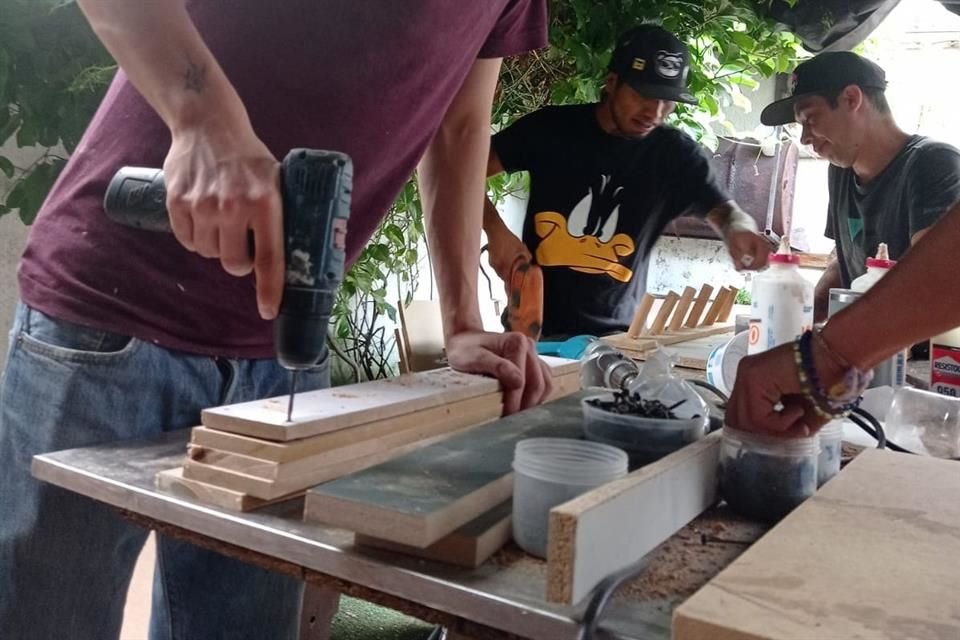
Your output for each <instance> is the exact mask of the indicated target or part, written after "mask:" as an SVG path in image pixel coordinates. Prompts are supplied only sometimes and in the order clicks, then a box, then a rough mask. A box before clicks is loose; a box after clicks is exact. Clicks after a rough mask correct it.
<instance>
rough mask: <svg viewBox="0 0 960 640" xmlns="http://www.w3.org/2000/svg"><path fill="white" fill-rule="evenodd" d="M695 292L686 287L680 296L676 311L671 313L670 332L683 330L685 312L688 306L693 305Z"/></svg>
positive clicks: (691, 288)
mask: <svg viewBox="0 0 960 640" xmlns="http://www.w3.org/2000/svg"><path fill="white" fill-rule="evenodd" d="M696 293H697V290H696V289H694V288H693V287H686V288H684V290H683V293H682V294H681V295H680V301H679V302H678V303H677V309H676V311H674V312H673V319H671V320H670V331H672V332H674V333H675V332H677V331H680V330H681V329H683V321H684V320H686V319H687V312H688V311H689V310H690V305H691V304H693V296H695V295H696Z"/></svg>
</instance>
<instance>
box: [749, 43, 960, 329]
mask: <svg viewBox="0 0 960 640" xmlns="http://www.w3.org/2000/svg"><path fill="white" fill-rule="evenodd" d="M886 84H887V83H886V77H885V74H884V72H883V69H881V68H880V67H879V66H877V65H876V64H874V63H873V62H870V61H869V60H867V59H865V58H862V57H860V56H858V55H856V54H854V53H850V52H847V51H839V52H831V53H822V54H820V55H818V56H816V57H815V58H812V59H810V60H807V61H806V62H804V63H802V64H800V65H799V66H798V67H797V68H796V70H795V71H794V73H793V76H792V77H791V87H792V91H791V94H792V95H791V96H790V97H789V98H785V99H783V100H779V101H777V102H774V103H773V104H771V105H769V106H767V108H766V109H764V110H763V113H762V114H761V116H760V119H761V121H762V122H763V123H764V124H766V125H778V124H785V123H788V122H797V123H799V124H801V125H802V126H803V134H802V136H801V142H803V143H804V144H807V145H810V146H811V147H813V150H814V151H815V152H816V153H817V154H818V155H819V156H821V157H823V158H826V159H827V160H829V161H830V164H831V166H830V173H829V182H828V188H829V193H830V204H829V206H828V209H827V229H826V232H825V235H826V236H827V237H829V238H833V240H834V241H835V242H836V251H837V257H836V259H834V260H832V261H831V262H830V264H829V266H828V267H827V269H826V271H824V273H823V276H822V277H821V278H820V281H819V282H818V283H817V297H816V319H817V321H821V320H824V319H826V314H827V303H828V302H829V296H830V289H831V288H834V287H849V286H850V283H851V282H852V281H853V280H854V279H856V278H857V277H859V276H861V275H863V274H864V273H865V272H866V266H865V262H866V259H867V258H869V257H871V256H873V255H874V254H875V253H876V251H877V245H879V244H880V243H881V242H886V243H887V246H888V248H889V250H890V257H891V258H892V259H894V260H897V259H899V258H900V257H902V256H903V254H904V253H906V251H907V250H908V249H909V248H910V246H911V245H912V244H913V243H914V242H916V241H917V239H918V238H919V237H920V236H921V235H922V234H923V233H924V232H925V231H926V230H927V228H929V227H930V226H931V225H932V224H934V223H935V222H936V221H937V220H939V219H940V217H941V216H942V215H943V214H944V213H946V212H947V210H948V209H949V208H950V207H951V206H952V205H953V204H954V203H955V202H957V201H958V200H960V151H958V150H957V149H956V148H954V147H952V146H950V145H948V144H945V143H942V142H937V141H935V140H931V139H929V138H925V137H923V136H917V135H910V134H908V133H906V132H904V131H903V130H901V129H900V128H899V127H898V126H897V123H896V122H895V121H894V119H893V115H892V114H891V113H890V107H889V105H888V104H887V100H886V97H885V95H884V90H885V89H886Z"/></svg>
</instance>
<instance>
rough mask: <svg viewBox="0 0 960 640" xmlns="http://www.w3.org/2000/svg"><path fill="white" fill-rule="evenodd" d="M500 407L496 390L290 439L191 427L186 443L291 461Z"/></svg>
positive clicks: (489, 413) (490, 414) (492, 414)
mask: <svg viewBox="0 0 960 640" xmlns="http://www.w3.org/2000/svg"><path fill="white" fill-rule="evenodd" d="M502 407H503V405H502V404H501V395H500V394H499V393H489V394H487V395H483V396H478V397H476V398H470V399H468V400H461V401H460V402H453V403H451V404H448V405H444V406H442V407H431V408H429V409H424V410H423V411H416V412H413V413H407V414H404V415H401V416H396V417H394V418H388V419H386V420H381V421H378V422H371V423H369V424H364V425H360V426H358V427H352V428H349V429H340V430H338V431H332V432H330V433H323V434H320V435H318V436H312V437H310V438H302V439H300V440H293V441H291V442H272V441H270V440H263V439H261V438H253V437H251V436H244V435H240V434H236V433H230V432H229V431H217V430H216V429H208V428H207V427H194V428H193V430H192V431H191V434H190V443H191V444H192V445H197V446H201V447H206V448H209V449H217V450H219V451H224V452H229V453H236V454H239V455H243V456H250V457H252V458H257V459H260V460H269V461H273V462H291V461H293V460H302V459H304V458H308V457H310V456H315V455H317V454H321V453H325V452H329V451H335V450H338V449H342V448H344V447H349V446H351V445H353V444H356V443H360V442H362V441H371V440H376V439H377V438H382V437H384V436H386V435H389V434H391V433H396V432H399V431H404V430H406V429H411V428H414V427H416V426H418V425H423V424H425V423H436V422H445V423H450V422H456V421H457V419H458V416H460V415H464V414H466V415H469V416H470V417H471V418H472V419H477V417H476V414H483V415H482V417H481V418H479V421H483V420H486V419H492V418H496V417H497V416H499V415H500V414H501V413H502ZM454 428H455V427H454Z"/></svg>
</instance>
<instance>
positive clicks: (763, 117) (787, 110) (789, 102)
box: [760, 94, 809, 127]
mask: <svg viewBox="0 0 960 640" xmlns="http://www.w3.org/2000/svg"><path fill="white" fill-rule="evenodd" d="M807 95H809V94H803V95H796V96H790V97H789V98H784V99H783V100H777V101H776V102H771V103H770V104H768V105H767V106H766V107H764V109H763V111H761V112H760V122H761V123H762V124H765V125H766V126H768V127H775V126H777V125H781V124H788V123H790V122H796V121H797V116H796V115H795V114H794V112H793V106H794V105H795V104H797V101H798V100H800V99H801V98H805V97H807Z"/></svg>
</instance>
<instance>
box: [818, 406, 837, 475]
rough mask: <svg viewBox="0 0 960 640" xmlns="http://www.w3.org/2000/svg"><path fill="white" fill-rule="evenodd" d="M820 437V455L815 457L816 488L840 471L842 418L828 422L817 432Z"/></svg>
mask: <svg viewBox="0 0 960 640" xmlns="http://www.w3.org/2000/svg"><path fill="white" fill-rule="evenodd" d="M817 436H818V437H819V438H820V456H819V457H818V458H817V488H820V487H822V486H823V485H824V483H826V482H827V481H828V480H829V479H830V478H832V477H833V476H835V475H837V474H838V473H840V461H841V452H842V449H843V420H834V421H833V422H830V423H828V424H827V425H826V426H824V427H823V428H822V429H820V431H819V432H818V433H817Z"/></svg>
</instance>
